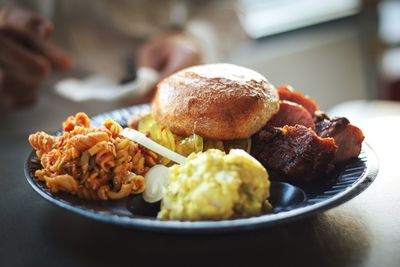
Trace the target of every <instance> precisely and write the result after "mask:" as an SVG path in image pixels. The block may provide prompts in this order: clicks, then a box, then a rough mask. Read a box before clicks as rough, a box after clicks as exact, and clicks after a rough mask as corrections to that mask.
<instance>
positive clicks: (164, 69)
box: [138, 33, 201, 78]
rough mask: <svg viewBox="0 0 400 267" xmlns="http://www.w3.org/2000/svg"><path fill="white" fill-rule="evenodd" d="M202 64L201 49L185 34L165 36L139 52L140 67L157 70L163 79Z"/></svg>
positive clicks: (149, 43)
mask: <svg viewBox="0 0 400 267" xmlns="http://www.w3.org/2000/svg"><path fill="white" fill-rule="evenodd" d="M200 63H201V53H200V49H199V47H198V45H197V43H196V42H195V40H193V38H191V37H189V36H188V35H186V34H184V33H174V34H165V35H162V36H160V37H158V38H156V39H153V40H151V41H150V42H148V43H146V44H145V45H144V46H143V47H142V48H141V49H140V51H139V57H138V66H139V67H149V68H153V69H155V70H157V71H158V72H159V73H160V75H161V78H164V77H166V76H169V75H171V74H172V73H174V72H176V71H178V70H181V69H183V68H186V67H189V66H193V65H197V64H200Z"/></svg>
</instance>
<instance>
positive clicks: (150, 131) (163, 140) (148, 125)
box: [138, 114, 251, 165]
mask: <svg viewBox="0 0 400 267" xmlns="http://www.w3.org/2000/svg"><path fill="white" fill-rule="evenodd" d="M138 130H139V132H141V133H144V134H146V135H147V136H148V137H149V138H151V139H152V140H154V141H155V142H157V143H159V144H160V145H162V146H164V147H166V148H168V149H170V150H172V151H175V152H177V153H179V154H181V155H182V156H185V157H186V156H189V155H190V154H191V153H193V152H196V153H197V152H202V151H207V150H208V149H212V148H215V149H219V150H221V151H226V152H227V153H228V152H229V151H230V150H231V149H243V150H245V151H247V150H248V148H249V146H250V142H251V140H250V138H246V139H238V140H232V141H225V142H222V141H217V140H204V139H203V138H202V137H201V136H199V135H197V134H193V135H191V136H188V137H182V136H178V135H175V134H173V133H172V132H171V130H169V129H168V128H166V127H163V126H161V125H160V124H159V123H157V122H156V121H155V120H154V119H153V117H152V116H151V114H148V115H146V116H145V117H143V118H142V119H141V120H140V122H139V125H138ZM170 162H171V161H170V160H169V159H167V158H162V159H161V164H163V165H168V164H169V163H170Z"/></svg>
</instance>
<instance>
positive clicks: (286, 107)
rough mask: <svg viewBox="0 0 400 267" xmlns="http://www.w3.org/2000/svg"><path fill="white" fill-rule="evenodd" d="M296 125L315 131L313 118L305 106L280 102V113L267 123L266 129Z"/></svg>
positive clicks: (285, 101) (284, 101)
mask: <svg viewBox="0 0 400 267" xmlns="http://www.w3.org/2000/svg"><path fill="white" fill-rule="evenodd" d="M296 124H299V125H303V126H305V127H307V128H311V129H313V130H314V129H315V124H314V120H313V117H312V116H311V115H310V113H309V112H308V111H307V110H306V109H305V108H304V107H303V106H301V105H299V104H297V103H294V102H291V101H287V100H281V101H279V111H278V112H277V113H276V114H275V115H274V116H273V117H272V118H271V119H270V120H269V121H268V122H267V125H266V127H268V128H271V127H283V126H285V125H289V126H295V125H296Z"/></svg>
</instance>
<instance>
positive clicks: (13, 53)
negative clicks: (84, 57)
mask: <svg viewBox="0 0 400 267" xmlns="http://www.w3.org/2000/svg"><path fill="white" fill-rule="evenodd" d="M52 32H53V25H52V24H51V23H50V22H49V21H47V20H44V19H43V18H41V17H40V16H38V15H36V14H34V13H32V12H29V11H26V10H22V9H17V8H2V9H0V103H1V104H2V105H6V106H21V105H27V104H30V103H32V102H33V101H34V100H35V98H36V95H37V91H38V88H39V85H40V83H41V81H42V80H43V79H44V78H46V77H47V76H48V75H49V74H50V73H52V72H53V71H57V70H67V69H69V68H70V67H71V60H70V58H69V57H68V56H67V55H66V54H65V53H64V52H63V51H62V50H61V49H60V48H58V47H57V46H55V45H54V44H53V43H51V42H50V41H49V38H50V36H51V35H52Z"/></svg>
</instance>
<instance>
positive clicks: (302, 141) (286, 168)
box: [251, 125, 337, 181]
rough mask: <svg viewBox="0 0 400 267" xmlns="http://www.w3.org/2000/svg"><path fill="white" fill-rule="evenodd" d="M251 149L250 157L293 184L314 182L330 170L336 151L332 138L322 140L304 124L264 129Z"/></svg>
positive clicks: (255, 138)
mask: <svg viewBox="0 0 400 267" xmlns="http://www.w3.org/2000/svg"><path fill="white" fill-rule="evenodd" d="M252 147H253V148H252V151H251V152H252V153H251V154H252V155H253V156H254V157H255V158H256V159H257V160H259V161H260V162H261V163H262V164H263V165H264V166H265V167H266V168H267V170H268V171H272V172H275V173H278V174H279V177H278V179H290V180H291V181H306V180H311V179H313V178H316V177H317V176H320V175H321V174H326V173H328V172H329V171H331V170H332V169H333V168H334V165H333V164H332V161H333V159H334V157H335V153H336V150H337V146H336V145H335V141H334V139H333V138H320V137H319V136H317V135H316V133H315V132H314V131H312V130H311V129H309V128H306V127H304V126H302V125H296V126H285V127H283V128H276V127H275V128H264V129H263V130H261V131H260V132H258V133H257V134H255V135H254V136H253V146H252ZM273 178H274V177H273ZM275 179H277V177H275Z"/></svg>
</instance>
